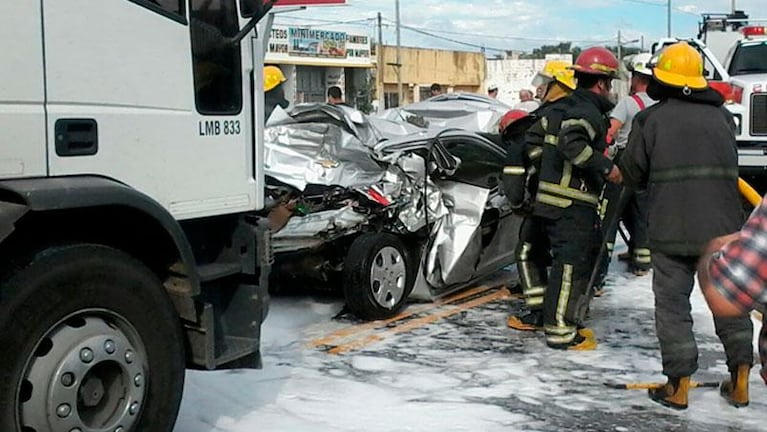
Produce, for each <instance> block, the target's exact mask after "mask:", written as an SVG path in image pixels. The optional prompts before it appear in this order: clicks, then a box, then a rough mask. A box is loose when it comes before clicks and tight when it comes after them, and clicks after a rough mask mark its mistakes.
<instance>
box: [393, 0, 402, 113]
mask: <svg viewBox="0 0 767 432" xmlns="http://www.w3.org/2000/svg"><path fill="white" fill-rule="evenodd" d="M394 7H395V8H396V15H397V60H396V62H397V66H396V67H397V105H398V106H402V58H401V53H400V47H401V44H400V19H399V0H395V3H394Z"/></svg>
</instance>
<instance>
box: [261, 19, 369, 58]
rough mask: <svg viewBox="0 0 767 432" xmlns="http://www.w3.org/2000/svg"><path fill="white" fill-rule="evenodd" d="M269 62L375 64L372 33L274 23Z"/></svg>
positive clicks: (270, 39) (268, 56)
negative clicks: (371, 43)
mask: <svg viewBox="0 0 767 432" xmlns="http://www.w3.org/2000/svg"><path fill="white" fill-rule="evenodd" d="M266 62H267V63H285V64H301V65H317V66H338V67H372V65H373V62H372V58H371V57H370V37H368V35H366V34H364V33H359V34H355V33H349V32H345V31H337V30H324V29H319V28H314V27H311V28H302V27H286V26H278V25H275V26H273V27H272V32H271V34H270V35H269V48H268V51H267V54H266Z"/></svg>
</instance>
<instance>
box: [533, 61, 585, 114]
mask: <svg viewBox="0 0 767 432" xmlns="http://www.w3.org/2000/svg"><path fill="white" fill-rule="evenodd" d="M569 66H570V63H567V62H565V61H561V60H549V61H547V62H546V64H545V65H544V66H543V69H542V70H541V71H540V72H538V73H537V74H536V75H535V77H534V78H533V83H532V84H533V85H534V86H535V87H536V89H541V90H540V99H541V103H542V104H545V103H546V102H554V101H557V100H559V99H562V98H563V97H565V96H569V95H570V93H572V92H573V90H575V74H574V73H573V70H572V69H568V67H569Z"/></svg>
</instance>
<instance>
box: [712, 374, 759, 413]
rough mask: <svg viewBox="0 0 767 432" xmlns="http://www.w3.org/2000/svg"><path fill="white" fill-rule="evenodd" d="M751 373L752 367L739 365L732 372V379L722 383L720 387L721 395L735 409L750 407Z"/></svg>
mask: <svg viewBox="0 0 767 432" xmlns="http://www.w3.org/2000/svg"><path fill="white" fill-rule="evenodd" d="M750 372H751V365H749V364H741V365H738V367H737V368H736V369H735V370H734V371H730V379H729V380H725V381H722V385H721V386H719V394H721V395H722V397H723V398H724V400H726V401H727V403H728V404H730V405H732V406H734V407H735V408H740V407H745V406H748V375H749V373H750Z"/></svg>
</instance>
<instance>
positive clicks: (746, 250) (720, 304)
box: [698, 198, 767, 406]
mask: <svg viewBox="0 0 767 432" xmlns="http://www.w3.org/2000/svg"><path fill="white" fill-rule="evenodd" d="M698 280H699V282H700V286H701V288H702V290H703V295H704V296H705V297H706V301H707V302H708V305H709V308H710V309H711V312H712V313H713V314H714V316H717V317H735V316H743V314H747V313H749V312H750V311H751V310H753V309H756V308H757V307H763V306H764V305H765V304H767V198H765V199H763V200H762V202H761V204H760V205H759V207H757V208H756V210H754V212H753V213H752V214H751V216H750V217H749V219H748V221H746V224H745V225H744V226H743V228H742V229H741V230H740V231H739V232H736V233H734V234H730V235H727V236H722V237H718V238H716V239H714V240H712V241H711V243H709V245H708V247H707V248H706V251H705V253H704V255H703V257H702V258H701V260H700V263H699V266H698ZM759 353H760V357H761V362H762V369H761V375H762V378H763V379H764V380H765V383H767V320H765V318H763V321H762V331H761V334H760V336H759ZM749 367H750V366H749ZM731 375H732V376H731V379H730V380H729V381H725V382H723V383H722V388H721V392H722V395H723V396H725V394H727V395H729V397H728V396H725V398H727V399H728V401H729V402H730V403H732V404H733V405H735V406H745V405H747V404H748V368H746V369H745V370H744V371H740V370H739V371H735V372H734V373H732V374H731Z"/></svg>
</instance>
